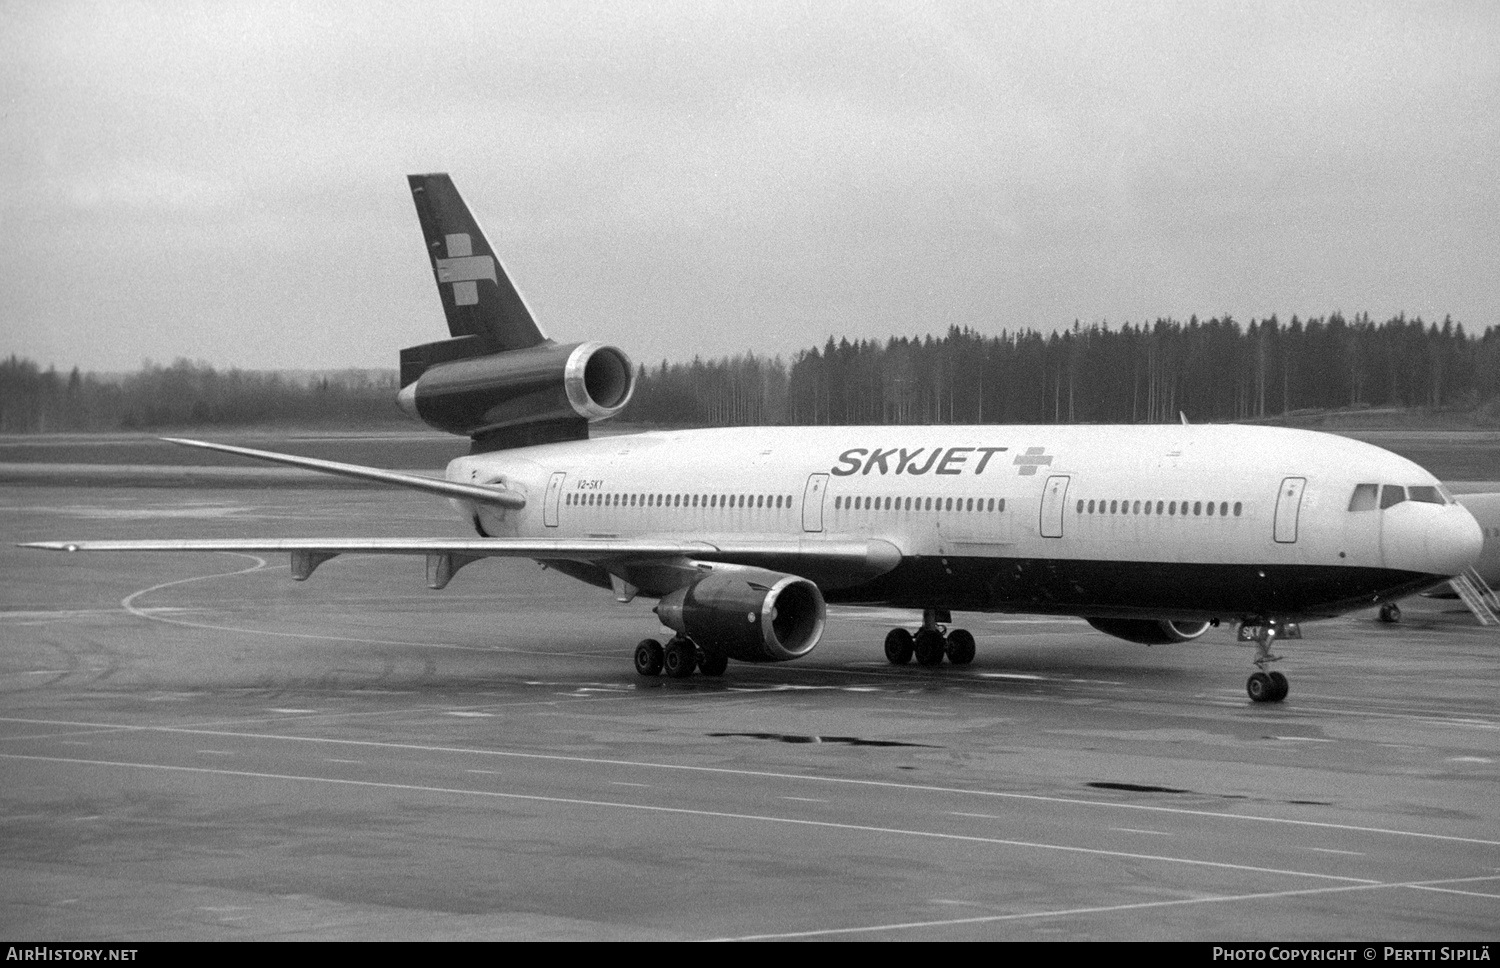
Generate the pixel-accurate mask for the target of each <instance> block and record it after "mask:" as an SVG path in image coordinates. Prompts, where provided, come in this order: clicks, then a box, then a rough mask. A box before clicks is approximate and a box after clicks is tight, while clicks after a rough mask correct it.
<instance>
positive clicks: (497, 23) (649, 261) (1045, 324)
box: [0, 0, 1500, 370]
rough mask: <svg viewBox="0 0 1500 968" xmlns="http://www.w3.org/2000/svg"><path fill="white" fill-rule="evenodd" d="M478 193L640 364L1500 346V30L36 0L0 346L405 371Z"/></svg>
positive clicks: (1290, 6)
mask: <svg viewBox="0 0 1500 968" xmlns="http://www.w3.org/2000/svg"><path fill="white" fill-rule="evenodd" d="M418 171H448V172H451V173H452V175H453V177H454V180H455V182H456V183H457V185H458V187H459V189H460V190H461V191H462V192H463V193H464V194H465V197H466V198H467V199H468V201H469V203H470V205H471V207H472V208H473V209H474V211H475V213H476V214H477V215H478V216H479V219H480V221H481V222H482V223H483V224H484V225H485V227H486V229H487V232H488V234H489V236H490V239H491V241H492V243H493V244H494V246H495V248H496V250H497V252H499V253H500V254H501V259H502V261H503V262H504V263H505V264H506V266H507V268H508V269H509V271H510V273H511V275H512V277H513V278H514V279H515V280H516V281H517V282H518V284H519V285H520V287H521V289H522V291H523V292H524V293H525V295H526V297H527V300H528V301H529V303H530V304H531V307H532V309H533V311H534V312H535V313H536V315H537V317H538V321H539V323H540V324H541V326H542V328H543V330H544V331H545V332H547V334H548V335H549V336H551V337H552V338H554V339H557V340H559V341H575V340H581V339H602V340H606V341H609V342H612V343H615V344H617V345H619V346H620V347H621V348H622V349H624V350H625V351H626V352H627V353H629V354H630V355H631V356H632V357H634V358H635V359H636V360H638V361H644V362H647V363H653V362H656V361H659V360H660V359H662V358H664V357H665V358H669V359H673V360H686V359H691V358H692V357H693V356H694V355H695V354H702V355H705V356H716V355H721V354H727V353H737V352H742V351H744V350H755V351H757V352H767V353H781V354H786V355H790V354H792V353H794V352H796V351H797V350H798V349H801V348H803V347H806V346H809V345H812V344H820V343H822V341H823V340H824V339H826V338H827V337H828V335H829V334H830V333H832V334H835V335H840V336H842V335H848V336H850V337H851V338H854V337H875V338H879V339H882V340H883V339H885V338H886V337H888V336H890V335H892V334H909V335H915V334H925V333H929V332H932V333H942V332H944V331H946V329H947V328H948V327H949V326H950V325H954V324H957V325H961V326H970V327H973V328H975V329H978V330H980V331H983V332H999V331H1000V330H1001V329H1003V328H1008V329H1012V330H1015V329H1018V328H1028V327H1029V328H1035V329H1040V330H1043V331H1050V330H1052V329H1055V328H1057V327H1059V326H1067V325H1071V324H1072V322H1073V321H1074V320H1075V319H1078V320H1081V321H1083V323H1084V324H1085V325H1087V324H1091V323H1096V322H1108V323H1109V324H1110V325H1111V326H1118V325H1119V324H1121V323H1124V322H1132V323H1138V322H1141V321H1149V320H1152V319H1155V318H1157V317H1161V316H1172V317H1175V318H1178V319H1183V320H1185V319H1186V318H1187V317H1188V316H1189V315H1191V314H1194V313H1196V314H1198V315H1199V316H1201V317H1207V316H1212V315H1222V314H1225V313H1229V314H1231V315H1233V316H1234V317H1235V318H1236V319H1239V320H1241V321H1242V322H1246V321H1248V320H1249V319H1251V318H1259V317H1263V316H1266V315H1269V314H1271V313H1273V312H1274V313H1278V314H1280V316H1281V317H1282V319H1283V320H1285V319H1287V318H1288V317H1290V316H1291V315H1292V314H1300V315H1302V316H1304V317H1305V316H1307V315H1325V314H1327V313H1329V312H1330V311H1333V310H1342V311H1343V312H1345V313H1355V312H1359V311H1368V312H1369V313H1370V314H1371V315H1372V316H1374V317H1375V318H1376V319H1378V320H1383V319H1385V318H1386V317H1388V316H1390V315H1393V314H1395V313H1397V312H1405V313H1407V314H1408V315H1421V316H1423V317H1424V318H1428V319H1441V318H1442V317H1443V316H1444V315H1446V314H1451V315H1452V316H1453V318H1454V319H1455V320H1456V321H1458V322H1461V323H1463V324H1464V325H1465V327H1466V328H1469V329H1471V330H1476V331H1482V330H1483V329H1484V328H1485V327H1487V326H1491V325H1496V324H1500V4H1497V3H1494V2H1490V0H1477V2H1473V3H1440V2H1417V3H1411V4H1394V3H1391V4H1383V3H1373V4H1366V3H1338V2H1325V0H1319V2H1311V3H1293V2H1286V3H1272V4H1255V3H1225V4H1212V3H1205V2H1186V3H1180V4H1156V3H1146V2H1140V0H1130V2H1115V3H1106V2H1097V3H1092V2H1090V3H1079V2H1047V3H1043V2H1031V3H1020V4H1003V3H995V2H982V3H972V4H925V3H917V2H901V3H892V4H880V3H873V2H859V3H853V4H848V5H841V4H836V3H828V2H823V0H809V2H801V3H787V4H778V3H763V2H740V3H728V4H709V3H702V2H684V3H665V2H662V3H642V2H630V3H623V2H622V3H614V4H569V3H560V2H545V3H537V4H530V3H515V4H510V3H494V2H482V3H474V4H462V3H458V4H434V3H426V2H423V3H414V2H407V3H399V4H388V5H387V4H378V3H372V2H361V3H354V4H348V5H340V4H334V3H329V2H316V3H311V2H309V3H301V4H275V3H268V2H263V0H257V2H251V3H234V2H222V0H216V2H213V3H204V4H191V3H178V2H169V3H126V2H119V0H112V2H106V3H99V4H92V3H69V2H62V0H34V2H25V0H20V2H18V0H0V353H3V354H5V355H8V354H10V353H12V352H14V353H19V354H21V355H23V356H29V357H31V358H33V359H35V360H37V361H38V362H40V363H42V364H43V365H46V364H48V363H55V364H56V365H57V366H59V367H61V368H66V367H71V366H72V365H74V364H78V365H81V366H83V367H84V368H85V369H105V370H118V369H131V368H134V367H135V366H137V365H138V364H139V363H140V362H141V361H142V360H143V359H146V358H151V359H154V360H157V361H160V362H169V361H171V360H172V359H175V358H177V357H187V358H189V359H193V360H203V361H207V362H210V363H213V364H215V365H222V366H242V367H257V368H265V367H319V368H323V367H340V366H394V364H395V362H396V352H397V350H398V349H399V348H400V347H402V346H406V345H410V344H414V343H419V342H426V341H430V340H433V339H439V338H442V337H444V336H446V335H447V331H446V328H445V326H444V323H443V317H442V313H441V308H440V305H439V303H438V298H437V293H436V289H435V286H434V283H433V280H432V274H431V270H430V268H429V266H428V265H427V263H426V261H425V255H424V252H423V246H422V241H421V235H420V232H419V230H418V226H417V220H416V216H415V213H414V211H413V208H412V203H411V199H410V197H409V195H408V193H407V187H406V182H405V179H404V177H403V176H404V175H405V174H406V173H408V172H418Z"/></svg>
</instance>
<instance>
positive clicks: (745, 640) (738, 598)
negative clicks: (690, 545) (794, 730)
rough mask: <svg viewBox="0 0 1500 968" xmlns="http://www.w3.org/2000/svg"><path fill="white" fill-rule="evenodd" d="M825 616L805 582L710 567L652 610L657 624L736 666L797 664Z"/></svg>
mask: <svg viewBox="0 0 1500 968" xmlns="http://www.w3.org/2000/svg"><path fill="white" fill-rule="evenodd" d="M827 613H828V609H827V606H826V605H824V603H823V593H822V592H820V591H818V586H817V585H814V584H813V583H812V582H810V581H808V580H807V579H806V578H798V577H797V576H796V575H785V574H782V573H781V572H775V571H767V570H765V569H763V568H749V567H744V566H740V565H714V566H713V570H712V571H710V572H709V573H708V574H706V575H704V576H703V577H702V578H700V579H698V580H697V581H696V582H694V583H693V584H691V585H689V586H687V587H686V588H680V589H678V590H677V591H675V592H672V593H671V594H668V595H664V596H662V599H661V602H660V603H659V604H658V605H657V606H656V614H657V616H658V617H660V618H661V621H662V624H663V625H665V626H667V627H668V628H670V629H673V630H674V631H677V632H680V633H682V634H683V635H686V636H688V637H689V638H691V639H692V640H693V641H694V642H696V643H698V647H699V648H701V649H703V650H704V651H705V652H709V653H717V654H720V655H725V656H728V657H729V658H731V659H738V660H740V661H741V662H785V661H787V660H788V659H800V658H801V657H802V656H804V655H807V653H809V652H811V651H812V650H813V647H814V646H816V645H817V644H818V640H819V639H820V638H822V636H823V623H824V621H825V619H826V617H827Z"/></svg>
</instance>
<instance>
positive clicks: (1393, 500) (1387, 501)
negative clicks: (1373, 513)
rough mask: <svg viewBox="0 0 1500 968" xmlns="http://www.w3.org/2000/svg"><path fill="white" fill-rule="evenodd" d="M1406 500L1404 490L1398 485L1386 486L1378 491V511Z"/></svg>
mask: <svg viewBox="0 0 1500 968" xmlns="http://www.w3.org/2000/svg"><path fill="white" fill-rule="evenodd" d="M1404 500H1406V488H1404V487H1401V486H1400V485H1399V484H1387V485H1385V486H1384V487H1382V488H1381V489H1380V509H1381V510H1382V511H1384V510H1385V509H1386V508H1391V507H1395V506H1396V505H1398V504H1400V503H1401V502H1402V501H1404Z"/></svg>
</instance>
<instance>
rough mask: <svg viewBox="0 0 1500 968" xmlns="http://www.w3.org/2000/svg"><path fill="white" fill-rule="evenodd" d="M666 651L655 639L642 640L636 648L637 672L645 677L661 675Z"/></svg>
mask: <svg viewBox="0 0 1500 968" xmlns="http://www.w3.org/2000/svg"><path fill="white" fill-rule="evenodd" d="M663 652H664V650H663V649H662V647H661V643H660V642H658V641H656V640H655V639H641V641H640V644H639V645H637V646H636V647H635V671H636V672H639V673H640V674H641V675H643V676H655V675H660V674H661V667H662V660H663Z"/></svg>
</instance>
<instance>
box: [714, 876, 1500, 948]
mask: <svg viewBox="0 0 1500 968" xmlns="http://www.w3.org/2000/svg"><path fill="white" fill-rule="evenodd" d="M1492 880H1500V877H1493V876H1492V877H1459V878H1452V879H1445V880H1439V881H1399V882H1390V883H1385V882H1382V883H1372V884H1343V885H1339V886H1337V887H1310V888H1301V889H1297V890H1288V891H1262V892H1259V893H1255V894H1226V895H1222V896H1215V897H1184V898H1178V899H1175V900H1171V901H1140V902H1136V903H1132V904H1102V905H1098V906H1094V907H1079V908H1062V909H1058V910H1052V911H1026V912H1021V913H1015V914H990V915H977V916H975V917H969V918H943V919H936V920H932V921H897V922H892V923H890V924H872V925H865V926H863V927H850V928H815V929H813V930H810V931H786V932H782V933H779V934H746V935H737V936H732V937H723V938H712V939H710V940H713V941H791V940H795V939H798V938H826V937H834V936H838V935H853V934H873V933H876V932H881V931H910V930H915V929H918V928H952V927H961V926H964V925H971V924H996V923H999V922H1003V921H1026V920H1032V919H1037V918H1064V917H1077V916H1079V915H1088V914H1115V913H1118V912H1120V911H1146V910H1152V909H1160V908H1170V907H1186V906H1189V905H1195V904H1232V903H1239V902H1245V901H1266V900H1278V899H1281V898H1289V897H1310V896H1314V895H1318V894H1343V893H1348V892H1351V891H1383V890H1389V889H1391V888H1411V889H1416V890H1428V891H1448V892H1449V893H1456V894H1467V893H1471V892H1468V891H1452V890H1450V889H1448V888H1444V887H1441V886H1440V885H1444V884H1465V883H1473V882H1475V881H1492ZM1479 896H1481V897H1494V896H1496V895H1493V894H1483V895H1479Z"/></svg>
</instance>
